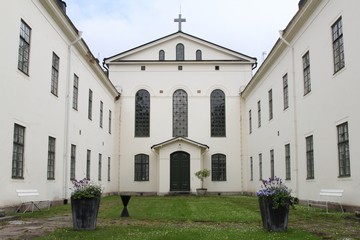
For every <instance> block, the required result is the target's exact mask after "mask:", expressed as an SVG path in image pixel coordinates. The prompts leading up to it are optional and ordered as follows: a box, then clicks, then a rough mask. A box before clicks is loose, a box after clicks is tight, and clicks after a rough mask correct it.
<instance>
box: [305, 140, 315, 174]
mask: <svg viewBox="0 0 360 240" xmlns="http://www.w3.org/2000/svg"><path fill="white" fill-rule="evenodd" d="M305 141H306V173H307V174H306V175H307V176H306V179H314V178H315V171H314V139H313V136H312V135H311V136H308V137H306V139H305Z"/></svg>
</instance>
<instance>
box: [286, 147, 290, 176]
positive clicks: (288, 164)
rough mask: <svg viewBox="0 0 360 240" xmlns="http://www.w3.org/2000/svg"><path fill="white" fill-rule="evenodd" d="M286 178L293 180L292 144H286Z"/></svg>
mask: <svg viewBox="0 0 360 240" xmlns="http://www.w3.org/2000/svg"><path fill="white" fill-rule="evenodd" d="M285 180H291V165H290V144H286V145H285Z"/></svg>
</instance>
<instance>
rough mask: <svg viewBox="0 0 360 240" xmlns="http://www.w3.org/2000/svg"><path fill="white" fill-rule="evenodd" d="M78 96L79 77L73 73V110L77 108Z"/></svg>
mask: <svg viewBox="0 0 360 240" xmlns="http://www.w3.org/2000/svg"><path fill="white" fill-rule="evenodd" d="M78 98H79V77H78V76H76V74H74V83H73V103H72V107H73V109H75V110H78V104H79V101H78Z"/></svg>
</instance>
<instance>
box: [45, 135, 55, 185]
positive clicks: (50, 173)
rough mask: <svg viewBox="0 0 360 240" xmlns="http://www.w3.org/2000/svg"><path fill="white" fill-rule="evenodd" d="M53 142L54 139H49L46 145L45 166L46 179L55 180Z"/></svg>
mask: <svg viewBox="0 0 360 240" xmlns="http://www.w3.org/2000/svg"><path fill="white" fill-rule="evenodd" d="M55 142H56V139H55V138H53V137H49V144H48V165H47V179H48V180H54V179H55Z"/></svg>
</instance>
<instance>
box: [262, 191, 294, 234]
mask: <svg viewBox="0 0 360 240" xmlns="http://www.w3.org/2000/svg"><path fill="white" fill-rule="evenodd" d="M259 206H260V212H261V219H262V225H263V228H264V229H265V230H268V231H275V232H280V231H286V230H287V226H288V216H289V203H287V204H286V205H285V206H279V207H278V208H276V209H274V203H273V200H272V199H271V198H267V197H259Z"/></svg>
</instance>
